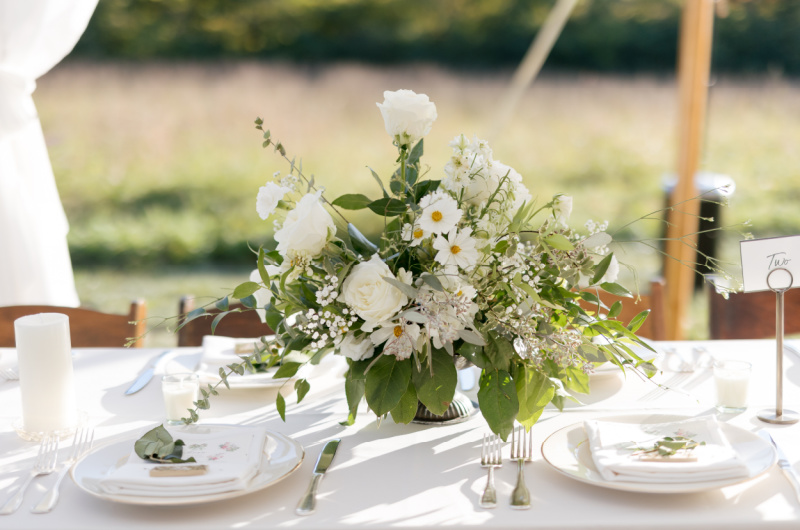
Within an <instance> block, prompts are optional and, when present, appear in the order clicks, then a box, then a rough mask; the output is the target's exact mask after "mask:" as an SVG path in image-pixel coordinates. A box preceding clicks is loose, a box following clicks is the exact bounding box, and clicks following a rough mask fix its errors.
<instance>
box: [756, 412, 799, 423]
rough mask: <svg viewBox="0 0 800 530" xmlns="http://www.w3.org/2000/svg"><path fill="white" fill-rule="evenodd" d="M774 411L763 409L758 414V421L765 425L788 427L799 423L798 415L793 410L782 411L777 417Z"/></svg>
mask: <svg viewBox="0 0 800 530" xmlns="http://www.w3.org/2000/svg"><path fill="white" fill-rule="evenodd" d="M776 412H777V411H776V410H775V409H765V410H762V411H760V412H759V413H758V419H759V420H761V421H764V422H767V423H776V424H778V425H789V424H792V423H797V422H798V421H800V415H798V414H797V413H796V412H795V411H793V410H786V409H783V414H781V415H780V416H778V414H777V413H776Z"/></svg>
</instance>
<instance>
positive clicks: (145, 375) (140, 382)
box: [125, 350, 172, 396]
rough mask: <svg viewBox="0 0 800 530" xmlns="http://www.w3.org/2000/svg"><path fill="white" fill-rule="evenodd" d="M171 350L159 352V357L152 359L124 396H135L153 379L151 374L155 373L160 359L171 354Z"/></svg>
mask: <svg viewBox="0 0 800 530" xmlns="http://www.w3.org/2000/svg"><path fill="white" fill-rule="evenodd" d="M171 352H172V350H166V351H164V352H161V355H159V356H158V357H156V358H155V359H153V361H152V362H151V363H150V364H149V365H147V369H146V370H145V371H144V372H142V374H141V375H140V376H139V377H137V378H136V381H134V382H133V384H132V385H131V386H130V388H128V390H126V391H125V395H126V396H130V395H131V394H135V393H136V392H138V391H139V390H141V389H143V388H144V387H145V385H147V383H149V382H150V380H151V379H152V378H153V374H155V373H156V367H157V366H158V363H159V361H160V360H161V359H163V358H164V357H165V356H166V355H167V354H168V353H171Z"/></svg>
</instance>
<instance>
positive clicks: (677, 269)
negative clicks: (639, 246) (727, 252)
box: [664, 0, 714, 340]
mask: <svg viewBox="0 0 800 530" xmlns="http://www.w3.org/2000/svg"><path fill="white" fill-rule="evenodd" d="M713 28H714V0H686V3H685V5H684V7H683V16H682V20H681V29H680V44H679V49H678V98H679V107H678V113H679V115H678V135H677V139H678V160H677V162H678V165H677V174H678V182H677V184H676V186H675V188H674V189H673V192H672V195H671V196H670V199H669V204H670V205H676V206H675V209H674V210H672V211H670V212H669V215H668V220H669V223H670V224H669V226H668V228H667V238H668V240H667V242H666V246H665V250H666V253H667V255H668V256H667V257H665V264H664V277H665V279H666V284H667V297H666V302H667V319H666V320H667V338H668V339H670V340H681V339H683V338H684V336H685V332H686V328H687V323H688V319H687V317H688V312H689V305H690V302H691V297H692V291H693V288H694V274H695V272H694V263H695V262H696V248H695V247H696V241H697V237H696V235H688V234H695V233H696V232H697V230H698V226H699V218H698V215H699V211H700V202H699V201H696V200H695V201H690V202H685V201H687V200H689V199H691V198H692V197H695V196H697V188H696V187H695V183H694V176H695V173H696V172H697V168H698V165H699V161H700V153H701V146H702V140H703V130H704V128H705V117H706V104H707V101H708V78H709V70H710V68H711V41H712V37H713Z"/></svg>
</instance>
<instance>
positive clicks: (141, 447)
mask: <svg viewBox="0 0 800 530" xmlns="http://www.w3.org/2000/svg"><path fill="white" fill-rule="evenodd" d="M184 445H185V444H184V443H183V440H173V439H172V435H171V434H170V433H169V431H167V430H166V429H165V428H164V426H163V425H159V426H158V427H156V428H154V429H151V430H149V431H147V432H146V433H145V434H144V435H143V436H142V437H141V438H139V439H138V440H136V442H135V443H134V444H133V450H134V451H135V452H136V454H137V455H138V456H139V458H142V459H143V460H150V461H153V462H159V463H172V464H181V463H186V462H197V460H195V459H194V457H189V458H187V459H185V460H184V459H183V458H181V457H182V456H183V446H184Z"/></svg>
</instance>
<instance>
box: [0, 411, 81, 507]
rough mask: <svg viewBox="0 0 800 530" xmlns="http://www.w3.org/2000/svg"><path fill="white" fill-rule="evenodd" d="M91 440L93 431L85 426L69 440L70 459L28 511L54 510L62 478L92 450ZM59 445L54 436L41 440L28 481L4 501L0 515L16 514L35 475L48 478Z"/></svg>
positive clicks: (53, 465) (47, 436) (54, 468)
mask: <svg viewBox="0 0 800 530" xmlns="http://www.w3.org/2000/svg"><path fill="white" fill-rule="evenodd" d="M93 441H94V430H93V429H91V428H87V427H85V426H80V427H78V429H77V430H76V431H75V437H74V439H73V441H72V451H71V452H70V455H69V457H68V458H67V459H66V460H65V461H64V462H63V467H62V468H61V471H59V473H58V477H57V478H56V481H55V483H54V484H53V486H51V488H50V489H49V490H48V491H47V493H45V494H44V496H43V497H42V499H41V500H40V501H39V502H38V503H37V504H36V505H34V506H33V507H31V512H33V513H47V512H49V511H50V510H52V509H53V507H54V506H55V505H56V503H57V502H58V492H59V488H60V486H61V481H62V480H63V479H64V475H66V474H67V471H69V469H70V468H71V467H72V465H73V464H74V463H75V462H77V460H78V458H80V457H81V456H82V455H83V454H84V453H85V452H86V451H88V450H89V449H90V448H91V446H92V442H93ZM58 444H59V440H58V436H55V435H51V434H48V435H46V436H45V437H44V438H43V439H42V442H41V445H40V446H39V453H38V455H37V457H36V461H35V462H34V465H33V468H32V469H31V471H30V473H29V474H28V478H27V479H25V482H23V483H22V485H21V486H20V487H19V488H18V489H17V491H16V493H14V495H13V496H12V497H11V498H9V499H8V500H7V501H6V503H5V504H4V505H3V507H2V508H0V515H10V514H12V513H14V512H16V511H17V510H18V509H19V507H20V506H21V505H22V501H23V499H24V497H25V492H26V491H27V489H28V486H29V485H30V484H31V482H33V479H34V478H36V477H38V476H43V475H49V474H51V473H53V472H54V471H55V470H56V467H57V463H58Z"/></svg>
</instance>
